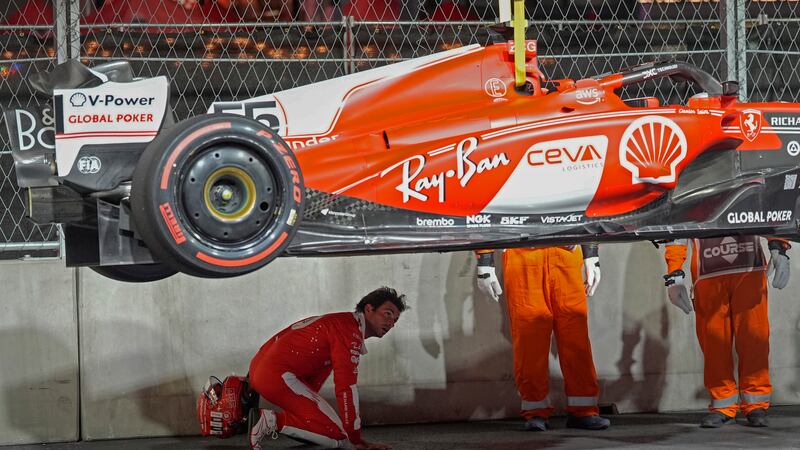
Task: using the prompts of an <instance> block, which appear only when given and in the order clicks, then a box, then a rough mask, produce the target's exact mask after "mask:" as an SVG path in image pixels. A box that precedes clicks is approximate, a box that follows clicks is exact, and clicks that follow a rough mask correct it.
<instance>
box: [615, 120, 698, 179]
mask: <svg viewBox="0 0 800 450" xmlns="http://www.w3.org/2000/svg"><path fill="white" fill-rule="evenodd" d="M687 148H688V145H687V143H686V135H685V134H684V133H683V130H681V128H680V127H679V126H678V124H677V123H675V122H674V121H672V120H670V119H668V118H666V117H662V116H645V117H640V118H638V119H636V120H634V121H633V122H632V123H631V124H630V125H628V128H626V129H625V132H624V133H622V139H621V140H620V143H619V161H620V165H622V167H624V168H625V169H627V170H628V171H630V173H631V175H632V182H633V184H639V183H651V184H659V183H672V182H674V181H675V179H676V173H675V168H676V167H677V166H678V164H679V163H680V162H681V161H683V159H684V158H685V157H686V152H687Z"/></svg>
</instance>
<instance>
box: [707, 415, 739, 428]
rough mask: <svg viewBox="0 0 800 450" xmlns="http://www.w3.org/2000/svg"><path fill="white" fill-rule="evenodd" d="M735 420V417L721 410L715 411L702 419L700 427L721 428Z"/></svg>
mask: <svg viewBox="0 0 800 450" xmlns="http://www.w3.org/2000/svg"><path fill="white" fill-rule="evenodd" d="M734 422H736V419H735V418H733V417H730V416H726V415H725V414H723V413H721V412H719V411H714V412H712V413H711V414H708V415H706V416H705V417H703V420H701V421H700V428H719V427H721V426H723V425H727V424H729V423H734Z"/></svg>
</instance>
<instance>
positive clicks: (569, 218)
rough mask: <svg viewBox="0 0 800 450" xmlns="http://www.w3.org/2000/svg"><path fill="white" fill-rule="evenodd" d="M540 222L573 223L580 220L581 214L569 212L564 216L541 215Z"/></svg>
mask: <svg viewBox="0 0 800 450" xmlns="http://www.w3.org/2000/svg"><path fill="white" fill-rule="evenodd" d="M541 219H542V223H546V224H548V225H553V224H559V223H575V222H580V221H581V219H583V214H569V215H566V216H542V217H541Z"/></svg>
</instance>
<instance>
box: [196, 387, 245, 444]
mask: <svg viewBox="0 0 800 450" xmlns="http://www.w3.org/2000/svg"><path fill="white" fill-rule="evenodd" d="M255 406H258V393H256V392H255V391H253V390H251V389H250V386H249V384H248V382H247V378H246V377H239V376H236V375H231V376H228V377H226V378H225V381H224V382H222V381H220V380H219V378H217V377H214V376H212V377H210V378H209V379H208V382H207V383H206V385H205V387H204V388H203V391H202V392H201V393H200V397H199V398H198V399H197V418H198V419H199V420H200V433H201V434H202V435H203V436H216V437H218V438H228V437H231V436H233V435H234V434H239V433H244V432H245V431H246V430H247V413H248V412H249V411H250V408H253V407H255Z"/></svg>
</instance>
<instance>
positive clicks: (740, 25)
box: [722, 0, 748, 101]
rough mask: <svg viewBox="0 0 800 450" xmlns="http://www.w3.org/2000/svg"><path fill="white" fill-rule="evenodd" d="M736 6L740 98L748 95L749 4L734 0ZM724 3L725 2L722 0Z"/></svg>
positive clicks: (737, 67) (745, 98) (743, 99)
mask: <svg viewBox="0 0 800 450" xmlns="http://www.w3.org/2000/svg"><path fill="white" fill-rule="evenodd" d="M733 1H734V5H735V7H736V70H737V74H736V79H737V80H739V100H741V101H745V100H747V98H748V95H747V22H746V17H745V16H746V14H747V6H746V5H745V0H733ZM722 3H724V2H722Z"/></svg>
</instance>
